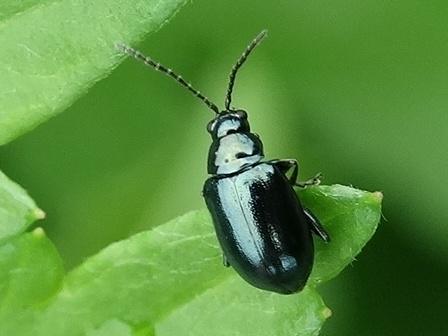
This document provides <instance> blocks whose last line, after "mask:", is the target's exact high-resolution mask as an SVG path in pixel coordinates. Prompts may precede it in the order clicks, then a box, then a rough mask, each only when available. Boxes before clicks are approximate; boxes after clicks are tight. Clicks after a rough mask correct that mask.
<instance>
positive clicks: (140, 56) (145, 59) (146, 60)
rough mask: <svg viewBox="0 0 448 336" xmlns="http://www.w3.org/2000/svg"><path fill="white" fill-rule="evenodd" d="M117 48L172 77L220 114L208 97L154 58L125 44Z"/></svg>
mask: <svg viewBox="0 0 448 336" xmlns="http://www.w3.org/2000/svg"><path fill="white" fill-rule="evenodd" d="M117 48H118V49H120V50H121V51H122V52H124V53H126V54H128V55H130V56H132V57H134V58H135V59H137V60H139V61H142V62H143V63H144V64H146V65H148V66H150V67H153V68H154V69H155V70H157V71H160V72H163V73H164V74H166V75H168V76H170V77H171V78H173V79H174V80H175V81H177V82H178V83H180V84H181V85H183V86H184V87H185V88H187V90H188V91H190V92H191V93H193V95H195V96H196V97H198V98H199V99H200V100H202V101H203V102H204V103H205V104H206V105H207V106H208V107H209V108H210V109H211V110H213V112H215V113H216V114H218V113H219V108H218V106H216V105H215V104H214V103H212V102H211V101H210V100H209V99H208V98H207V97H206V96H204V95H203V94H202V93H201V92H200V91H199V90H196V89H195V88H194V87H193V86H192V85H191V84H190V83H188V82H187V81H186V80H185V79H183V78H182V76H180V75H178V74H176V73H175V72H173V70H171V69H170V68H167V67H165V66H163V65H162V64H160V63H158V62H156V61H154V60H153V59H152V58H150V57H148V56H145V55H144V54H142V53H141V52H140V51H138V50H135V49H134V48H131V47H128V46H126V45H124V44H117Z"/></svg>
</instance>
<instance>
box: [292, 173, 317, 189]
mask: <svg viewBox="0 0 448 336" xmlns="http://www.w3.org/2000/svg"><path fill="white" fill-rule="evenodd" d="M322 177H323V175H322V173H317V174H316V175H314V176H313V177H312V178H310V179H309V180H306V181H303V182H296V183H295V184H294V185H295V186H297V187H301V188H306V187H308V186H316V185H319V184H320V182H321V179H322Z"/></svg>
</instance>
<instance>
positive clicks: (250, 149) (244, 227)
mask: <svg viewBox="0 0 448 336" xmlns="http://www.w3.org/2000/svg"><path fill="white" fill-rule="evenodd" d="M266 34H267V31H266V30H263V31H262V32H261V33H259V34H258V35H257V36H256V37H255V39H253V40H252V42H251V43H250V44H249V45H248V46H247V48H246V49H245V50H244V52H243V53H242V55H241V56H240V58H239V59H238V61H237V62H236V63H235V65H234V66H233V68H232V71H231V73H230V76H229V84H228V89H227V94H226V99H225V108H224V110H223V111H220V110H219V108H218V107H217V105H215V104H214V103H213V102H211V101H210V100H209V99H208V98H207V97H205V96H204V95H203V94H202V93H201V92H200V91H198V90H196V89H195V88H193V86H192V85H191V84H190V83H188V82H187V81H185V80H184V79H183V78H182V77H181V76H180V75H178V74H176V73H175V72H173V71H172V70H171V69H169V68H167V67H165V66H163V65H162V64H160V63H158V62H156V61H154V60H153V59H151V58H150V57H148V56H145V55H143V54H142V53H141V52H139V51H137V50H135V49H133V48H131V47H128V46H125V45H119V46H118V47H119V48H120V49H121V50H122V51H123V52H124V53H127V54H129V55H131V56H133V57H134V58H136V59H138V60H140V61H143V63H145V64H146V65H148V66H151V67H153V68H154V69H156V70H158V71H160V72H163V73H165V74H166V75H168V76H170V77H172V78H174V79H175V80H176V81H177V82H178V83H180V84H181V85H183V86H184V87H186V88H187V89H188V90H189V91H190V92H192V93H193V94H194V95H195V96H196V97H198V98H199V99H200V100H202V101H203V102H204V103H205V104H206V105H207V106H208V107H209V108H210V109H211V110H212V111H213V112H214V113H215V117H214V118H213V120H211V121H210V122H209V123H208V125H207V130H208V132H209V133H210V135H211V138H212V144H211V146H210V149H209V153H208V174H210V175H211V176H210V177H209V178H208V179H207V180H206V181H205V184H204V187H203V196H204V199H205V203H206V205H207V208H208V210H209V212H210V214H211V217H212V220H213V224H214V227H215V231H216V235H217V238H218V241H219V244H220V246H221V249H222V251H223V262H224V265H225V266H232V267H233V268H234V269H235V270H236V272H237V273H238V274H239V275H240V276H241V277H242V278H243V279H244V280H246V281H247V282H248V283H250V284H252V285H253V286H255V287H257V288H259V289H263V290H267V291H272V292H277V293H280V294H292V293H295V292H298V291H300V290H301V289H303V287H304V286H305V284H306V282H307V280H308V277H309V275H310V273H311V270H312V267H313V261H314V243H313V237H312V233H314V234H316V235H317V236H319V237H320V238H321V239H322V240H323V241H325V242H329V241H330V236H329V234H328V233H327V232H326V231H325V229H324V228H323V226H322V225H321V224H320V222H319V221H318V219H317V218H316V217H315V216H314V215H313V214H312V213H311V211H310V210H308V209H306V208H304V207H303V206H302V205H301V203H300V200H299V198H298V197H297V194H296V192H295V191H294V187H295V186H299V187H306V186H308V185H314V184H318V183H319V182H320V181H319V177H320V175H319V174H318V175H316V176H315V177H314V178H312V179H310V180H308V181H305V182H302V183H300V182H297V176H298V162H297V161H296V160H293V159H289V160H269V161H266V160H264V153H263V144H262V142H261V140H260V138H259V136H258V135H257V134H255V133H252V132H251V130H250V126H249V122H248V116H247V113H246V112H245V111H244V110H242V109H235V108H233V107H232V106H231V101H232V91H233V87H234V84H235V78H236V74H237V72H238V70H239V69H240V68H241V66H242V65H243V64H244V62H245V61H246V59H247V58H248V56H249V54H250V53H251V52H252V51H253V49H254V48H255V47H256V46H257V45H259V44H260V42H261V41H262V40H263V39H264V37H265V36H266ZM288 172H291V173H290V174H288Z"/></svg>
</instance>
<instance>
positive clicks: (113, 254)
mask: <svg viewBox="0 0 448 336" xmlns="http://www.w3.org/2000/svg"><path fill="white" fill-rule="evenodd" d="M301 195H302V198H303V201H304V205H305V206H306V207H308V208H310V209H312V210H313V211H314V213H315V215H316V216H318V217H319V218H321V219H322V222H323V225H325V227H327V228H328V229H329V231H330V234H331V235H332V239H333V240H332V242H331V243H330V244H320V243H317V244H316V269H315V272H314V273H313V278H312V279H311V283H310V284H311V285H313V283H315V282H319V281H324V280H326V279H328V278H330V277H332V276H334V275H335V274H337V273H338V272H340V271H341V269H342V268H343V267H344V266H345V265H346V264H347V263H348V262H350V261H352V260H353V259H354V257H355V256H356V254H357V253H358V252H359V251H360V249H361V247H362V246H364V245H365V244H366V243H367V241H368V240H369V239H370V237H371V235H372V233H373V232H374V231H375V228H376V226H377V224H378V220H379V218H380V204H381V197H380V194H379V193H368V192H363V191H359V190H355V189H352V188H348V187H343V186H338V185H336V186H321V187H314V188H309V189H307V190H305V191H302V192H301ZM324 258H328V259H329V260H326V259H325V260H324ZM330 313H331V312H330V310H329V309H328V308H326V307H325V305H324V304H323V302H322V300H321V298H320V297H319V295H318V294H317V293H316V292H315V290H314V289H313V288H312V286H311V287H310V286H308V287H306V288H305V290H304V291H302V292H301V293H299V294H297V295H292V296H282V295H278V294H274V293H269V292H264V291H261V290H258V289H255V288H253V287H251V286H249V285H248V284H246V283H245V282H244V281H242V280H241V279H240V278H239V277H238V276H237V275H236V273H235V272H234V271H233V270H232V269H229V268H225V267H223V266H222V264H221V252H220V249H219V247H218V244H217V241H216V237H215V234H214V231H213V226H212V223H211V222H210V218H209V215H208V213H207V212H206V211H196V212H191V213H188V214H186V215H184V216H182V217H179V218H177V219H175V220H172V221H170V222H168V223H166V224H164V225H161V226H159V227H156V228H155V229H153V230H151V231H147V232H143V233H140V234H137V235H135V236H133V237H131V238H129V239H127V240H125V241H121V242H118V243H115V244H112V245H110V246H109V247H107V248H106V249H104V250H103V251H101V252H100V253H99V254H97V255H96V256H93V257H91V258H90V259H89V260H87V261H86V262H85V263H84V264H82V265H81V266H80V267H78V268H77V269H75V270H74V271H72V272H71V273H69V275H68V276H67V277H66V279H65V281H64V285H63V287H62V289H61V291H60V292H59V293H58V294H57V295H56V296H55V297H54V298H53V299H52V300H51V301H50V302H49V303H48V306H47V307H46V308H45V310H44V311H43V312H42V314H41V315H40V316H39V318H38V319H36V321H37V322H36V324H33V325H32V327H31V329H30V332H29V334H32V335H66V336H70V335H73V336H75V335H105V334H111V335H115V334H116V335H119V334H122V335H128V334H129V335H131V334H133V335H229V334H230V335H248V336H249V335H261V336H263V335H279V336H282V335H317V334H318V331H319V329H320V327H321V326H322V324H323V322H324V320H325V319H326V318H327V317H328V316H330ZM0 322H1V321H0ZM31 330H32V332H31Z"/></svg>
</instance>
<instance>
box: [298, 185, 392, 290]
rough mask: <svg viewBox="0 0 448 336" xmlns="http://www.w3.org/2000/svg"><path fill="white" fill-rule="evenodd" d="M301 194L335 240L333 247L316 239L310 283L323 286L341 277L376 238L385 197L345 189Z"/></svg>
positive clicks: (322, 188)
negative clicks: (344, 270) (332, 279)
mask: <svg viewBox="0 0 448 336" xmlns="http://www.w3.org/2000/svg"><path fill="white" fill-rule="evenodd" d="M299 194H300V198H301V199H302V201H303V203H304V204H305V205H306V207H308V208H309V209H310V210H311V211H312V212H313V213H314V214H316V215H317V216H318V218H319V220H320V221H322V223H324V225H325V228H326V230H327V231H328V232H329V233H330V236H331V242H330V243H329V244H325V243H323V242H322V241H321V240H320V239H315V242H316V243H315V244H316V245H317V246H316V253H315V254H316V256H315V264H314V267H313V272H312V274H311V277H310V282H311V283H313V282H315V283H320V282H323V281H327V280H329V279H331V278H333V277H335V276H336V275H338V274H339V273H340V272H341V271H342V270H343V269H344V268H345V266H347V265H348V264H350V263H351V262H352V261H353V260H354V258H355V256H356V255H357V254H359V252H361V249H362V248H363V246H364V245H365V244H366V243H367V241H369V240H370V238H371V237H372V236H373V234H374V233H375V230H376V228H377V224H378V223H379V221H380V218H381V201H382V199H383V195H382V194H381V193H380V192H374V193H369V192H365V191H361V190H357V189H353V188H350V187H346V186H342V185H332V186H320V187H311V188H306V189H304V190H301V191H300V192H299Z"/></svg>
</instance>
